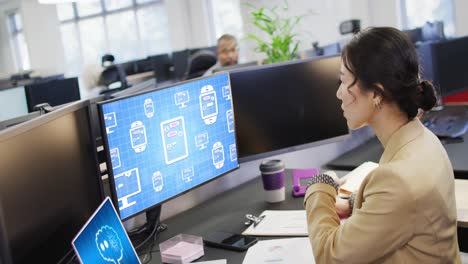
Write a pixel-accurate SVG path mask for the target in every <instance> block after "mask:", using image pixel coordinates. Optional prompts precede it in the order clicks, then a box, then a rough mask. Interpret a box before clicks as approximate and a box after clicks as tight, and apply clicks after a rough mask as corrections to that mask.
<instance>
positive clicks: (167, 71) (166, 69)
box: [148, 54, 172, 83]
mask: <svg viewBox="0 0 468 264" xmlns="http://www.w3.org/2000/svg"><path fill="white" fill-rule="evenodd" d="M148 59H149V60H150V61H151V64H152V65H153V70H154V76H155V77H156V81H157V82H158V83H160V82H164V81H167V80H169V79H171V67H172V61H171V59H170V57H169V54H160V55H155V56H150V57H148Z"/></svg>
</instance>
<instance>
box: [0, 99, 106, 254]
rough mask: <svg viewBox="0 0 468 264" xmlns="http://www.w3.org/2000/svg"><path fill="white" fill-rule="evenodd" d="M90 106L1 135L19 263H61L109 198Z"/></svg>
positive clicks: (0, 187)
mask: <svg viewBox="0 0 468 264" xmlns="http://www.w3.org/2000/svg"><path fill="white" fill-rule="evenodd" d="M89 118H90V117H89V113H88V102H87V101H83V102H77V103H73V104H71V105H68V106H66V107H63V108H60V109H58V110H55V111H54V112H51V113H48V114H47V115H43V116H41V117H38V118H36V119H33V120H31V121H28V122H25V123H22V124H19V125H17V126H15V127H12V128H9V129H6V130H3V131H1V132H0V156H1V157H2V158H1V159H0V167H1V168H2V172H1V177H0V202H1V204H0V206H1V207H2V208H3V218H4V221H5V225H4V226H5V228H4V230H5V232H6V237H7V240H8V243H9V251H10V252H11V257H12V259H13V263H57V262H58V261H59V260H60V259H62V257H63V256H65V255H66V254H67V253H68V252H71V251H72V247H71V241H72V239H73V237H74V236H75V234H76V233H77V232H78V231H79V230H80V228H81V227H82V226H83V224H84V223H86V221H87V219H88V218H89V217H90V216H91V215H92V214H93V212H94V210H95V209H96V208H97V207H98V206H99V204H100V202H101V201H102V199H103V196H102V187H101V182H100V177H99V167H98V164H97V161H96V155H95V153H96V146H95V141H94V140H93V138H92V137H91V135H90V131H89V130H90V127H89Z"/></svg>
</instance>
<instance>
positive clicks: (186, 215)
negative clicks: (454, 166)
mask: <svg viewBox="0 0 468 264" xmlns="http://www.w3.org/2000/svg"><path fill="white" fill-rule="evenodd" d="M336 172H337V174H338V175H339V176H340V177H342V176H344V175H345V174H346V173H347V171H336ZM456 184H457V188H456V190H457V201H458V200H459V199H466V198H468V197H467V195H466V190H468V187H467V186H468V181H466V182H465V181H461V182H460V181H458V180H457V181H456ZM463 190H465V191H463ZM459 191H460V192H459ZM462 191H463V192H462ZM291 192H292V179H291V174H290V171H289V170H288V171H287V172H286V200H285V201H283V202H280V203H275V204H270V203H267V202H265V201H264V198H263V194H264V192H263V185H262V180H261V177H260V176H259V177H257V178H255V179H253V180H251V181H249V182H247V183H245V184H242V185H240V186H238V187H236V188H234V189H232V190H229V191H227V192H225V193H222V194H220V195H218V196H215V197H214V198H212V199H210V200H208V201H207V202H205V203H203V204H200V205H198V206H196V207H194V208H192V209H190V210H188V211H186V212H183V213H182V214H179V215H177V216H175V217H173V218H170V219H167V220H166V221H163V223H165V224H167V226H168V228H167V230H165V231H164V232H162V233H161V234H159V238H158V241H157V244H159V243H161V242H163V241H165V240H167V239H169V238H171V237H173V236H175V235H177V234H180V233H184V234H190V235H198V236H202V237H203V236H206V235H207V234H209V233H210V232H213V231H227V232H233V233H242V232H243V231H244V230H245V229H246V226H245V225H244V222H245V221H246V219H245V215H246V214H254V215H260V214H261V213H262V212H263V211H264V210H303V209H304V207H303V205H302V202H303V199H304V198H303V197H298V198H294V197H292V195H291ZM460 193H461V194H464V195H465V196H463V197H458V195H459V194H460ZM457 205H458V206H460V204H458V203H457ZM467 205H468V204H467V203H464V206H467ZM163 206H164V205H163ZM467 216H468V214H467ZM460 222H462V223H463V224H466V223H467V222H466V219H465V218H463V219H461V220H459V223H460ZM459 230H460V229H459ZM460 234H461V233H460V231H459V236H460ZM274 238H278V237H259V240H265V239H274ZM459 239H460V237H459ZM155 247H157V245H156V246H155ZM461 248H462V247H461ZM204 249H205V256H203V257H202V258H201V259H199V260H198V261H208V260H216V259H227V261H228V263H229V264H238V263H239V264H240V263H242V261H243V260H244V257H245V254H246V252H247V251H245V252H235V251H230V250H224V249H217V248H211V247H207V246H205V247H204ZM465 251H466V248H465ZM151 263H161V258H160V254H159V252H157V253H153V260H152V262H151Z"/></svg>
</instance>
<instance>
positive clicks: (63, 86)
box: [25, 77, 81, 112]
mask: <svg viewBox="0 0 468 264" xmlns="http://www.w3.org/2000/svg"><path fill="white" fill-rule="evenodd" d="M25 90H26V100H27V104H28V110H29V112H33V111H34V106H36V105H38V104H42V103H48V104H49V105H50V106H57V105H62V104H66V103H70V102H73V101H77V100H80V99H81V97H80V88H79V84H78V78H76V77H75V78H68V79H63V80H53V81H50V82H46V83H38V84H32V85H27V86H25Z"/></svg>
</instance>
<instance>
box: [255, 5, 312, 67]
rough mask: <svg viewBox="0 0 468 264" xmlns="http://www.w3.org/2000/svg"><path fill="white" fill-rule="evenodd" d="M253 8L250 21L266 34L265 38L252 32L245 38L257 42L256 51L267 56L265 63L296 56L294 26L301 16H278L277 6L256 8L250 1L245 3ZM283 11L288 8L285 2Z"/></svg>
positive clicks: (291, 58)
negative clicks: (266, 37)
mask: <svg viewBox="0 0 468 264" xmlns="http://www.w3.org/2000/svg"><path fill="white" fill-rule="evenodd" d="M246 5H247V6H249V7H250V8H252V9H253V11H252V12H251V13H250V14H251V18H250V22H251V23H252V24H253V25H254V26H255V27H256V28H258V29H260V30H261V31H262V32H265V33H266V34H267V36H268V39H267V40H262V39H261V38H260V37H258V36H256V35H254V34H248V35H247V38H249V39H253V40H255V41H256V42H257V47H256V48H255V50H256V51H258V52H261V53H265V54H266V56H267V58H266V61H265V63H275V62H281V61H288V60H293V59H295V58H297V51H298V46H299V40H296V37H297V34H296V33H294V28H295V27H296V26H297V25H298V24H299V22H300V21H301V19H302V18H303V17H304V16H303V15H302V16H293V17H286V18H284V17H280V15H279V14H278V12H277V9H278V6H275V7H273V8H271V9H266V8H264V7H260V8H257V7H256V6H255V5H253V4H251V3H246ZM282 9H283V11H287V10H288V4H287V2H285V3H284V5H283V7H282Z"/></svg>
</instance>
